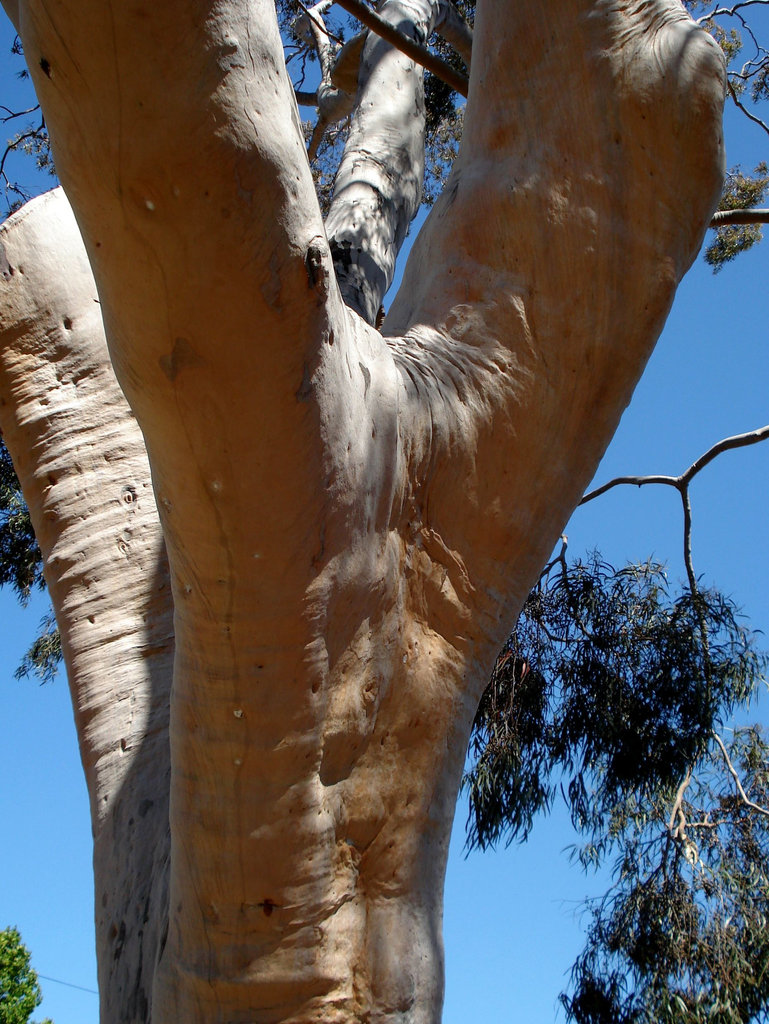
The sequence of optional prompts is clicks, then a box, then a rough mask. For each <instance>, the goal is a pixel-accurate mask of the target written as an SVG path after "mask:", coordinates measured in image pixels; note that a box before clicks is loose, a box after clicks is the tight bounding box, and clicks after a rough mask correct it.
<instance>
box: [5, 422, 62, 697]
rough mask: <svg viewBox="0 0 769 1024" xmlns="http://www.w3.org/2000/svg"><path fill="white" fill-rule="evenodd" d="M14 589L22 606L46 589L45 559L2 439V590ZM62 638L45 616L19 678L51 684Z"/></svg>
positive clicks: (50, 620)
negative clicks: (31, 678) (32, 677)
mask: <svg viewBox="0 0 769 1024" xmlns="http://www.w3.org/2000/svg"><path fill="white" fill-rule="evenodd" d="M1 586H10V587H11V589H12V590H13V591H14V592H15V594H16V596H17V597H18V599H19V601H20V602H21V604H22V605H26V604H27V603H28V601H29V599H30V596H31V594H32V592H33V591H34V590H42V589H43V588H44V587H45V580H44V578H43V558H42V555H41V553H40V548H39V547H38V543H37V541H36V539H35V533H34V531H33V529H32V522H31V520H30V517H29V510H28V508H27V505H26V502H25V501H24V496H23V495H22V493H21V487H20V485H19V481H18V479H17V477H16V472H15V470H14V468H13V463H12V462H11V457H10V455H9V454H8V449H7V448H6V447H5V445H4V444H3V441H2V438H0V587H1ZM61 657H62V655H61V638H60V636H59V631H58V629H57V628H56V620H55V619H54V617H53V612H49V613H48V614H47V615H46V616H44V618H43V620H42V622H41V623H40V632H39V633H38V635H37V637H36V638H35V640H34V641H33V642H32V645H31V646H30V648H29V650H28V651H27V653H26V654H25V655H24V658H23V660H22V663H21V665H20V666H19V667H18V669H17V670H16V673H15V674H16V678H17V679H18V678H21V677H23V676H29V675H35V676H37V677H38V678H39V679H40V681H41V682H44V683H45V682H49V681H50V680H51V679H53V677H54V675H55V674H56V670H57V668H58V666H59V663H60V661H61Z"/></svg>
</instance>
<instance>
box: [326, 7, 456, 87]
mask: <svg viewBox="0 0 769 1024" xmlns="http://www.w3.org/2000/svg"><path fill="white" fill-rule="evenodd" d="M337 3H338V4H339V6H340V7H342V8H343V9H344V10H345V11H347V13H348V14H352V15H353V17H355V18H357V19H358V21H360V22H362V23H363V24H364V25H365V26H366V27H367V28H369V29H371V31H372V32H375V33H376V34H377V35H378V36H381V37H382V39H385V40H386V41H387V42H388V43H390V45H391V46H394V47H395V48H396V49H398V50H400V51H401V52H402V53H405V54H406V56H407V57H410V58H411V59H412V60H414V61H416V62H417V64H421V65H422V67H424V68H427V70H428V71H431V72H432V73H433V74H434V75H435V76H436V77H437V78H440V79H441V80H442V81H444V82H445V83H446V84H447V85H450V86H451V88H452V89H454V90H455V91H456V92H458V93H459V94H460V96H465V97H467V79H466V78H465V76H464V75H460V74H459V72H458V71H455V70H454V68H452V67H451V65H450V64H447V63H446V61H445V60H442V59H441V58H440V57H436V55H435V54H434V53H430V51H429V50H428V49H426V48H425V47H424V46H420V45H419V43H416V42H414V40H413V39H410V38H409V37H408V36H407V35H405V34H404V33H403V32H400V31H399V30H398V29H397V28H394V27H393V26H392V25H391V24H390V23H389V22H387V21H385V20H384V18H381V17H380V16H379V15H378V14H376V13H375V12H374V11H372V10H371V8H370V7H369V6H368V5H367V4H365V3H364V2H363V0H337Z"/></svg>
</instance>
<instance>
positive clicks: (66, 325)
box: [62, 316, 72, 331]
mask: <svg viewBox="0 0 769 1024" xmlns="http://www.w3.org/2000/svg"><path fill="white" fill-rule="evenodd" d="M62 324H63V325H64V330H65V331H71V330H72V319H71V318H70V317H68V316H65V317H64V319H63V320H62Z"/></svg>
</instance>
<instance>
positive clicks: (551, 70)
mask: <svg viewBox="0 0 769 1024" xmlns="http://www.w3.org/2000/svg"><path fill="white" fill-rule="evenodd" d="M546 14H547V17H545V13H544V11H543V8H542V6H541V4H538V3H534V2H526V3H519V4H516V5H514V6H513V7H511V6H510V5H509V4H507V3H504V4H503V3H502V2H501V0H486V2H485V3H483V4H481V5H479V11H478V19H477V24H476V31H475V39H474V44H473V62H472V75H471V85H470V97H469V103H468V110H467V115H466V129H465V131H466V135H465V139H464V141H463V145H462V152H461V155H460V158H459V161H458V163H457V166H456V168H455V170H454V172H453V174H452V177H451V180H450V182H449V184H448V187H447V189H446V192H445V194H444V196H443V197H442V199H441V201H440V202H439V204H438V205H437V207H436V210H435V211H434V213H433V215H432V216H431V218H430V220H429V221H428V224H427V226H426V229H425V230H424V232H423V233H422V235H421V236H420V238H419V239H418V240H417V243H416V244H415V247H414V250H413V252H412V255H411V258H410V261H409V264H408V267H407V271H406V277H405V279H404V286H403V288H402V290H401V293H400V294H399V296H398V299H397V301H396V302H395V304H394V307H393V310H392V312H391V314H390V316H389V317H388V318H387V320H386V321H385V331H386V334H387V335H388V336H387V337H386V338H383V337H382V336H381V335H379V334H378V333H377V332H376V331H375V330H374V329H373V328H372V327H370V326H369V325H368V324H366V323H365V322H364V321H363V320H362V319H361V318H360V317H358V316H356V315H355V314H354V313H353V312H351V311H350V310H348V309H346V308H345V307H344V305H343V303H342V301H341V296H340V291H339V288H338V286H337V283H336V280H335V278H334V274H333V269H332V265H331V258H330V253H329V248H328V245H327V242H326V238H325V234H324V229H323V225H322V223H321V221H320V214H319V211H318V206H317V202H316V200H315V197H314V194H313V192H312V182H311V177H310V173H309V168H308V165H307V160H306V155H305V152H304V147H303V141H302V137H301V130H300V126H299V124H298V119H297V118H296V108H295V104H294V101H293V94H292V90H291V85H290V83H289V81H288V79H287V77H286V75H285V72H284V69H283V65H282V55H281V46H280V39H279V36H278V32H277V27H276V24H275V18H274V12H273V11H272V9H271V7H270V6H269V5H268V4H266V3H264V2H262V0H257V2H256V3H249V4H246V3H244V2H242V0H222V2H221V3H218V4H217V5H216V6H215V7H214V8H211V7H210V5H208V4H206V3H203V2H202V0H195V2H185V3H182V2H181V0H167V2H166V3H164V4H162V5H152V6H149V5H147V4H146V3H144V2H141V0H129V2H122V3H120V4H112V3H108V2H105V0H98V2H96V0H80V2H77V3H76V2H75V0H56V2H55V3H54V2H52V0H51V2H46V0H24V2H23V3H22V5H21V17H20V23H21V31H22V35H23V39H24V45H25V52H26V53H27V55H28V56H30V58H31V59H30V64H31V65H32V67H33V68H36V72H35V73H36V75H37V79H38V81H37V85H38V89H39V92H40V98H41V100H42V103H43V106H44V109H45V111H46V118H47V122H48V123H49V125H50V129H51V133H52V138H53V140H54V145H55V157H56V163H57V168H58V169H59V172H60V174H61V177H62V181H63V183H64V184H65V186H66V188H67V190H68V193H69V195H70V199H71V201H72V203H73V207H74V208H75V210H76V213H77V216H78V220H79V223H80V226H81V229H82V232H83V237H84V240H85V243H86V247H87V249H88V252H89V256H90V259H91V263H92V265H93V268H94V273H95V276H96V279H97V282H98V286H99V297H100V301H101V308H102V311H103V313H104V318H105V323H106V326H107V333H108V337H109V344H110V351H111V353H112V359H113V363H114V366H115V369H116V372H117V374H118V377H119V379H120V381H121V384H122V386H123V388H124V390H125V393H126V395H127V397H128V399H129V401H130V403H131V405H132V407H133V409H134V412H135V414H136V416H137V419H138V421H139V423H140V424H141V427H142V430H143V432H144V436H145V438H146V443H147V449H148V452H149V457H150V462H151V465H152V472H153V481H154V486H155V490H156V494H157V496H158V506H159V508H160V511H161V518H162V526H163V534H164V537H165V541H166V545H167V549H168V555H169V561H170V567H171V581H172V588H173V600H174V606H175V627H176V643H177V646H176V657H175V664H174V685H173V692H172V694H171V697H170V714H171V726H170V736H171V780H170V801H171V805H170V806H171V810H170V820H171V854H170V887H171V888H170V903H169V913H168V926H169V927H168V940H167V943H166V945H165V948H164V951H163V955H162V958H161V961H160V965H159V968H158V971H157V972H156V976H155V985H154V995H153V1005H152V1022H153V1024H166V1022H169V1024H170V1022H172V1021H173V1022H176V1021H180V1020H184V1021H190V1022H198V1021H199V1022H236V1021H238V1022H244V1024H245V1022H253V1021H260V1022H261V1021H264V1022H266V1021H276V1022H277V1021H295V1022H299V1021H302V1022H305V1021H321V1020H322V1021H328V1022H331V1021H339V1022H342V1021H344V1022H350V1021H360V1022H363V1021H369V1022H375V1021H376V1022H380V1021H396V1020H397V1021H401V1022H406V1021H408V1022H410V1024H411V1022H413V1024H423V1022H424V1024H428V1022H430V1024H432V1022H435V1021H437V1020H438V1019H439V1016H440V1003H441V997H442V951H441V938H440V931H441V901H442V882H443V873H444V868H445V860H446V849H447V844H448V837H449V832H450V827H451V821H452V818H453V813H454V804H455V800H456V793H457V787H458V783H459V777H460V772H461V767H462V761H463V757H464V753H465V750H466V744H467V738H468V734H469V729H470V723H471V720H472V716H473V712H474V710H475V706H476V703H477V700H478V697H479V695H480V692H481V689H482V686H483V683H484V680H485V678H486V675H487V672H488V669H489V667H490V665H491V663H492V661H493V658H494V655H495V653H496V650H497V648H498V646H499V644H500V642H501V640H502V638H503V637H504V635H505V633H506V632H507V630H508V629H509V628H510V626H511V625H512V623H513V621H514V618H515V615H516V612H517V610H518V607H519V606H520V602H521V600H522V599H523V597H524V595H525V594H526V592H527V590H528V588H529V586H530V585H531V583H532V581H533V580H534V578H535V577H536V574H537V572H538V569H539V567H540V565H541V564H542V562H543V561H544V559H545V558H546V556H547V554H548V551H549V549H550V547H551V546H552V544H553V542H554V540H555V538H556V536H557V535H558V533H559V531H560V530H561V528H562V526H563V523H564V521H565V519H566V518H567V516H568V513H569V511H570V509H571V507H572V506H573V505H574V504H575V503H576V501H577V500H578V498H579V495H580V493H581V491H582V489H583V487H584V486H585V484H586V482H587V480H588V479H589V476H590V474H591V473H592V471H593V468H594V466H595V465H596V463H597V460H598V458H599V457H600V455H601V453H602V451H603V450H604V448H605V446H606V444H607V442H608V440H609V438H610V436H611V433H612V431H613V430H614V427H615V425H616V422H617V420H618V417H619V415H620V413H621V410H622V408H623V407H624V405H625V404H626V403H627V401H628V399H629V396H630V393H631V390H632V388H633V386H634V383H635V380H636V379H637V377H638V375H639V374H640V371H641V369H642V367H643V364H644V362H645V360H646V358H647V356H648V354H649V351H650V349H651V346H652V345H653V342H654V340H655V339H656V336H657V333H658V332H659V330H660V328H661V325H662V322H663V320H664V317H665V315H666V313H667V309H668V308H669V305H670V302H671V300H672V295H673V292H674V289H675V285H676V283H677V281H678V280H679V278H680V276H681V275H682V274H683V272H684V271H685V269H686V268H687V266H688V264H689V262H690V261H691V259H692V258H693V255H694V252H695V251H696V248H697V246H698V244H699V241H700V239H701V236H702V234H703V232H704V229H705V225H706V224H707V221H708V218H709V216H710V213H711V212H712V209H713V207H714V205H715V200H716V197H717V192H718V185H719V178H720V173H721V149H720V128H719V117H720V107H721V102H722V97H723V70H722V66H721V60H720V56H719V54H718V52H717V50H716V48H715V47H714V45H713V44H712V42H711V41H709V40H708V39H707V37H706V36H705V35H704V34H703V33H701V32H700V31H699V30H697V29H695V28H694V27H693V25H692V23H691V22H690V21H689V20H688V19H687V18H686V17H685V15H684V14H683V12H682V10H681V8H680V5H679V4H678V3H677V2H676V0H654V2H646V3H640V2H639V3H628V2H625V3H619V2H608V0H591V2H588V0H557V2H554V3H552V4H550V5H548V7H547V11H546ZM169 55H173V59H172V60H170V59H169ZM41 56H44V57H45V62H46V67H47V68H48V70H49V73H48V74H43V73H42V72H41V70H40V67H39V62H38V59H37V58H38V57H41ZM524 90H525V91H524ZM410 95H412V97H413V95H414V93H411V94H410ZM385 99H386V98H385ZM371 102H372V103H373V97H372V99H371ZM417 113H418V111H417ZM385 141H386V144H387V145H389V142H387V140H385ZM416 163H418V157H417V156H414V157H413V158H411V159H410V170H409V173H411V170H413V167H414V166H416ZM410 180H411V179H410V178H409V181H410ZM406 187H410V185H408V186H406V185H405V184H404V188H406ZM397 244H398V239H397V232H396V233H393V236H392V239H391V240H390V241H387V242H386V243H385V246H384V248H385V249H386V250H388V252H389V251H390V250H391V249H393V248H396V247H397ZM388 258H389V255H388ZM375 287H379V286H378V285H376V283H375ZM49 571H50V567H49ZM105 686H106V687H107V688H108V686H109V684H105ZM158 785H159V783H158ZM121 840H122V834H121V836H120V837H119V838H118V840H117V841H118V842H120V841H121ZM100 941H101V946H100V956H101V957H102V958H104V957H106V956H107V955H108V950H107V948H106V946H105V944H104V940H103V939H102V940H100ZM114 1005H115V1004H114V1003H110V1006H111V1007H114ZM109 1013H110V1014H112V1015H111V1016H109V1015H108V1016H106V1017H105V1021H109V1024H112V1022H113V1021H114V1022H117V1021H123V1020H129V1019H133V1018H131V1017H130V1016H127V1015H125V1011H124V1015H123V1016H121V1015H120V1011H118V1010H117V1009H111V1010H110V1011H109Z"/></svg>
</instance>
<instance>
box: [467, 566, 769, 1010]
mask: <svg viewBox="0 0 769 1024" xmlns="http://www.w3.org/2000/svg"><path fill="white" fill-rule="evenodd" d="M756 639H757V638H756V636H755V635H754V634H752V633H750V632H748V631H747V630H746V629H745V628H744V626H743V625H742V624H741V621H740V616H739V614H738V611H737V609H736V607H735V605H734V604H733V602H731V601H730V600H728V599H727V598H725V597H724V596H723V595H721V594H719V593H718V592H717V591H715V590H706V589H704V588H703V589H699V588H698V589H697V590H695V592H694V593H692V592H691V591H690V590H688V589H687V588H684V589H683V590H682V591H681V592H680V593H672V592H671V589H670V586H669V583H668V580H667V576H666V574H665V571H664V569H663V568H662V567H661V566H659V565H656V564H654V563H651V562H649V563H646V564H644V565H638V566H627V567H625V568H623V569H619V570H616V569H614V568H613V567H612V566H610V565H608V564H606V563H605V562H603V561H602V560H601V559H600V557H599V556H598V555H594V556H593V557H592V558H591V559H590V560H589V561H588V562H586V563H582V562H576V563H574V564H571V565H568V564H567V562H566V560H565V558H564V557H563V556H562V557H560V558H558V559H556V560H555V562H553V563H552V564H551V565H550V566H548V567H547V569H546V570H545V572H544V573H543V576H542V578H541V580H540V583H539V586H538V587H537V588H536V589H535V590H534V591H532V593H531V594H530V595H529V598H528V600H527V602H526V605H525V607H524V610H523V612H522V614H521V617H520V620H519V622H518V625H517V627H516V630H515V632H514V633H513V635H512V636H511V637H510V639H509V641H508V643H507V645H506V647H505V649H504V650H503V652H502V653H501V655H500V657H499V659H498V661H497V665H496V668H495V670H494V674H493V676H492V679H491V681H490V683H489V686H488V688H487V690H486V692H485V694H484V697H483V700H482V702H481V705H480V707H479V709H478V713H477V716H476V720H475V725H474V731H473V735H472V739H471V745H470V758H471V762H472V766H471V768H470V769H469V771H468V773H467V775H466V778H465V786H466V789H467V791H468V795H469V799H470V817H469V821H468V842H469V845H471V846H479V847H488V846H493V845H494V844H495V843H497V842H498V841H500V840H503V839H504V840H505V841H507V842H510V841H512V840H513V839H515V838H518V839H524V838H526V836H527V835H528V833H529V831H530V829H531V827H532V824H533V822H534V819H535V816H536V815H537V814H538V813H539V812H542V811H547V810H548V809H549V808H550V807H551V805H552V802H553V800H554V799H555V797H556V795H557V794H558V793H559V792H560V793H562V794H563V796H564V798H565V799H566V802H567V805H568V807H569V810H570V812H571V817H572V821H573V824H574V826H575V828H576V829H577V830H578V833H579V834H580V836H581V843H580V844H579V845H578V846H577V847H576V848H575V852H576V855H577V856H578V858H579V859H580V860H581V862H582V863H583V865H585V866H588V865H598V864H605V863H607V862H610V863H613V866H614V875H613V879H614V880H613V883H612V885H611V887H610V889H609V891H608V892H607V893H606V894H605V895H604V896H603V897H602V899H600V900H598V901H596V902H595V903H594V904H593V905H592V906H591V907H590V908H589V913H590V924H589V927H588V930H587V934H586V942H585V948H584V951H583V953H582V954H581V956H580V957H579V959H578V960H577V962H576V964H575V965H574V968H573V972H572V984H571V987H570V991H569V992H568V993H567V994H564V995H562V997H561V1000H562V1003H563V1005H564V1008H565V1009H566V1012H567V1017H568V1019H569V1020H570V1021H575V1022H576V1024H652V1022H663V1024H666V1022H670V1024H673V1022H679V1024H700V1022H704V1021H715V1022H717V1024H737V1022H748V1021H753V1020H756V1021H760V1020H765V1019H769V1017H767V1014H768V1013H769V938H767V935H768V934H769V933H767V929H766V926H767V909H769V907H768V904H767V901H768V900H769V842H768V841H769V810H766V808H769V746H767V743H766V742H765V740H764V738H763V736H762V733H761V731H760V729H759V728H758V727H753V728H746V729H741V730H737V731H736V732H734V734H733V736H732V738H731V739H730V740H729V741H728V742H724V741H723V740H722V739H721V736H720V732H722V731H723V730H724V723H725V722H726V721H727V720H728V719H729V718H730V716H731V714H732V712H733V711H734V709H735V708H736V707H737V706H742V705H745V704H746V703H747V702H748V701H749V700H750V698H751V696H752V695H753V694H754V692H755V688H756V686H757V684H758V682H759V681H760V679H761V677H762V673H763V672H764V670H765V668H766V658H765V656H764V655H763V654H761V653H759V652H758V650H757V644H756Z"/></svg>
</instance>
